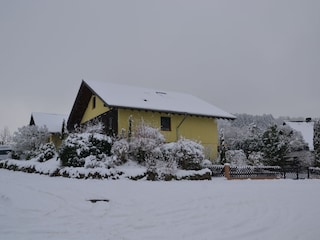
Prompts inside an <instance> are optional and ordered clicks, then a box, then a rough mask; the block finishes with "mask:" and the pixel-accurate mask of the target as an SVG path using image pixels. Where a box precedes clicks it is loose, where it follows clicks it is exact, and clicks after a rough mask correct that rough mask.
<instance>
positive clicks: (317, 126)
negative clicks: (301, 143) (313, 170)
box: [313, 120, 320, 167]
mask: <svg viewBox="0 0 320 240" xmlns="http://www.w3.org/2000/svg"><path fill="white" fill-rule="evenodd" d="M313 147H314V155H315V165H316V166H317V167H320V120H318V121H316V122H315V123H314V125H313Z"/></svg>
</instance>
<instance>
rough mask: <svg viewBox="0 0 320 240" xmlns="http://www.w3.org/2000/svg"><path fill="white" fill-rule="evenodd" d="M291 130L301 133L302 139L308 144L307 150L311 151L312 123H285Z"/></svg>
mask: <svg viewBox="0 0 320 240" xmlns="http://www.w3.org/2000/svg"><path fill="white" fill-rule="evenodd" d="M285 123H286V124H287V125H288V126H290V127H291V128H292V129H294V130H296V131H298V132H300V133H301V135H302V137H303V139H304V140H305V141H306V143H308V146H309V150H310V151H313V149H314V148H313V124H314V123H313V122H290V121H288V122H285Z"/></svg>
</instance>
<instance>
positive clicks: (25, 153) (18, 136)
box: [12, 125, 49, 159]
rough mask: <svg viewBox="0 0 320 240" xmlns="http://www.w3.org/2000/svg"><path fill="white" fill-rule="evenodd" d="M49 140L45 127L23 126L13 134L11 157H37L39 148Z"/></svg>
mask: <svg viewBox="0 0 320 240" xmlns="http://www.w3.org/2000/svg"><path fill="white" fill-rule="evenodd" d="M48 138H49V132H48V129H47V127H45V126H44V127H38V126H35V125H32V126H23V127H21V128H19V129H18V131H17V132H15V133H14V136H13V142H14V146H13V152H12V157H13V158H17V159H21V158H25V159H31V158H33V157H35V156H36V155H37V150H38V149H39V147H40V146H41V145H42V144H44V143H46V142H47V141H48Z"/></svg>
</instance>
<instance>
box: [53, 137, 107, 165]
mask: <svg viewBox="0 0 320 240" xmlns="http://www.w3.org/2000/svg"><path fill="white" fill-rule="evenodd" d="M111 146H112V141H111V138H110V137H108V136H106V135H103V134H99V133H92V134H90V133H73V134H70V135H69V136H68V137H67V138H66V139H65V140H64V141H63V143H62V145H61V147H60V149H59V157H60V159H61V164H62V166H69V167H70V166H72V167H83V166H85V163H86V157H88V156H90V155H92V156H95V157H96V158H95V159H96V160H102V159H103V158H105V157H106V156H110V153H111V152H110V151H111Z"/></svg>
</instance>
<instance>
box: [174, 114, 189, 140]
mask: <svg viewBox="0 0 320 240" xmlns="http://www.w3.org/2000/svg"><path fill="white" fill-rule="evenodd" d="M187 117H188V114H187V113H185V114H184V117H183V119H182V120H181V122H180V123H179V124H178V126H177V128H176V135H177V136H176V137H177V141H178V140H179V128H180V127H181V125H182V123H183V122H184V121H185V120H186V118H187Z"/></svg>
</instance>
